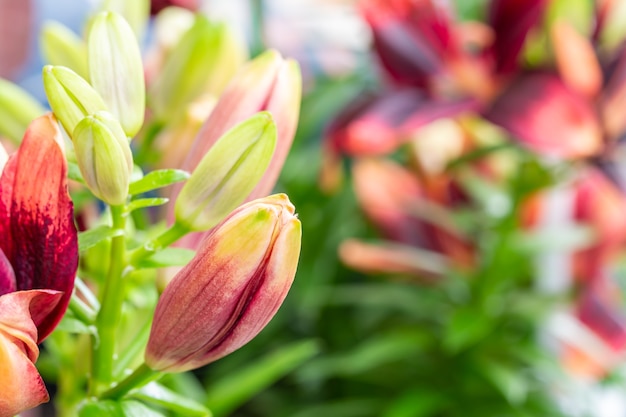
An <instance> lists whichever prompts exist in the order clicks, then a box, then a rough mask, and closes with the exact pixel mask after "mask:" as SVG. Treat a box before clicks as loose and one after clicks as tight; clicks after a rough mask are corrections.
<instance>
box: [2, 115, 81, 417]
mask: <svg viewBox="0 0 626 417" xmlns="http://www.w3.org/2000/svg"><path fill="white" fill-rule="evenodd" d="M61 144H62V136H61V132H60V130H59V128H58V126H57V122H56V120H55V119H54V118H53V117H52V116H51V115H46V116H42V117H40V118H38V119H36V120H35V121H33V122H32V123H31V125H30V126H29V128H28V130H27V132H26V134H25V136H24V139H23V142H22V144H21V145H20V147H19V149H18V151H17V152H16V153H15V154H13V155H12V156H11V157H10V158H9V160H8V162H7V163H6V165H5V167H4V171H3V172H2V176H1V177H0V364H1V367H2V372H0V387H2V389H1V390H0V416H12V415H15V414H16V413H18V412H20V411H22V410H24V409H27V408H31V407H35V406H36V405H38V404H40V403H42V402H45V401H47V400H48V394H47V392H46V390H45V386H44V384H43V381H42V380H41V377H40V376H39V374H38V373H37V370H36V368H35V366H34V362H35V361H36V360H37V357H38V355H39V350H38V348H37V343H40V342H41V341H43V340H44V339H45V338H46V337H47V336H48V335H49V334H50V333H51V332H52V330H53V329H54V328H55V327H56V325H57V324H58V322H59V321H60V320H61V318H62V317H63V314H64V313H65V311H66V309H67V305H68V303H69V299H70V297H71V295H72V289H73V287H74V277H75V274H76V268H77V266H78V243H77V235H76V228H75V227H74V222H73V206H72V202H71V200H70V197H69V194H68V191H67V165H66V162H65V156H64V154H63V150H62V148H61Z"/></svg>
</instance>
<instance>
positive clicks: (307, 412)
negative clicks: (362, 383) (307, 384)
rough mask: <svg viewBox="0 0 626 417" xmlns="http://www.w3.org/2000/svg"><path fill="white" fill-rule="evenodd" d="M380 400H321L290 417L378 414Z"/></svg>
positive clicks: (351, 416) (348, 416)
mask: <svg viewBox="0 0 626 417" xmlns="http://www.w3.org/2000/svg"><path fill="white" fill-rule="evenodd" d="M380 406H381V401H380V400H379V399H371V398H343V399H341V400H335V401H328V402H322V403H318V404H314V405H309V406H307V407H305V408H304V410H301V411H298V412H297V413H294V414H292V415H290V417H319V416H329V417H335V416H341V417H363V416H374V415H379V414H378V413H377V412H376V411H377V410H378V409H380Z"/></svg>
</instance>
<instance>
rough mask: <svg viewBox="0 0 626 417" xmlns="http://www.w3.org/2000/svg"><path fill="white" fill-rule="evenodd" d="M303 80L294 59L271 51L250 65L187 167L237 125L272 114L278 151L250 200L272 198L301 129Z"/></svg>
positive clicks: (200, 137) (223, 98) (231, 87)
mask: <svg viewBox="0 0 626 417" xmlns="http://www.w3.org/2000/svg"><path fill="white" fill-rule="evenodd" d="M301 90H302V80H301V76H300V68H299V67H298V64H297V63H296V62H295V61H294V60H292V59H284V58H283V57H282V56H281V55H280V53H278V52H277V51H274V50H269V51H267V52H265V53H263V54H261V55H259V56H258V57H256V58H255V59H253V60H252V61H250V62H248V63H247V64H246V65H245V66H244V67H242V68H241V70H240V71H239V72H238V73H237V74H236V75H235V76H234V77H233V79H232V80H231V82H230V84H229V85H228V87H226V89H225V90H224V93H223V94H222V95H221V96H220V99H219V101H218V102H217V104H216V106H215V109H214V110H213V112H212V113H211V116H209V118H208V119H207V121H206V122H205V123H204V126H203V127H202V128H201V129H200V132H199V133H198V136H197V138H196V140H195V142H194V144H193V146H192V148H191V152H190V153H189V157H188V158H187V160H186V161H185V164H184V165H183V169H185V170H189V171H190V170H193V169H194V167H196V166H197V165H198V163H199V161H200V159H201V158H202V155H204V154H205V153H207V151H208V150H209V149H211V147H212V146H213V144H214V143H215V142H216V141H217V139H218V138H219V137H220V136H221V135H223V134H224V132H226V131H227V130H228V129H230V128H231V127H232V126H234V125H235V124H237V123H239V122H241V121H243V120H245V119H246V118H248V117H250V116H251V115H252V114H254V113H255V112H258V111H268V112H270V113H271V114H272V116H273V117H274V120H275V121H276V128H277V135H278V136H277V143H276V151H275V152H274V156H273V157H272V162H271V164H270V167H269V168H268V169H267V171H266V172H265V175H264V176H263V179H262V180H261V181H260V182H259V184H258V185H257V187H256V188H255V189H254V191H253V192H252V194H251V196H249V197H248V200H253V199H255V198H258V197H263V196H266V195H268V194H269V193H270V192H271V191H272V188H273V187H274V184H275V183H276V180H277V179H278V175H279V174H280V170H281V169H282V166H283V164H284V163H285V159H286V158H287V154H288V153H289V149H291V143H292V142H293V137H294V134H295V132H296V127H297V125H298V116H299V114H300V98H301Z"/></svg>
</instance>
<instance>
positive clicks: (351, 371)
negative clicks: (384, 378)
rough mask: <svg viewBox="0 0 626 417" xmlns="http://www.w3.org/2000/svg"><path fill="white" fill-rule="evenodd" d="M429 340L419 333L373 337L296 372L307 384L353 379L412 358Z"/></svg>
mask: <svg viewBox="0 0 626 417" xmlns="http://www.w3.org/2000/svg"><path fill="white" fill-rule="evenodd" d="M430 338H431V336H430V335H429V334H427V333H425V332H424V331H423V330H422V329H410V330H405V331H398V330H394V331H390V332H388V333H384V334H377V335H374V336H373V337H372V338H371V339H369V340H365V341H362V342H360V343H359V344H358V345H357V347H355V348H354V349H352V350H349V351H347V352H343V353H340V354H335V355H326V356H324V357H320V358H319V359H316V360H315V361H311V362H310V363H309V364H307V365H306V366H305V367H303V368H302V369H301V370H299V371H298V374H299V377H300V378H302V379H305V380H307V381H310V380H321V379H324V378H328V377H332V376H353V375H358V374H362V373H365V372H369V371H373V370H375V369H376V368H379V367H381V366H384V365H386V364H389V363H393V362H396V361H398V360H402V359H406V358H407V357H413V356H415V354H416V352H419V351H420V350H422V349H423V348H424V346H426V345H427V344H428V343H429V340H430Z"/></svg>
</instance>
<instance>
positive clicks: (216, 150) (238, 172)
mask: <svg viewBox="0 0 626 417" xmlns="http://www.w3.org/2000/svg"><path fill="white" fill-rule="evenodd" d="M275 147H276V125H275V124H274V120H273V119H272V116H271V115H270V113H267V112H262V113H258V114H256V115H254V116H252V117H250V118H249V119H247V120H245V121H244V122H242V123H240V124H238V125H236V126H235V127H234V128H232V129H231V130H229V131H228V132H226V133H225V134H224V135H223V136H222V137H221V138H220V139H219V140H218V141H217V142H216V143H215V145H214V146H213V147H212V148H211V150H210V151H209V152H207V154H206V155H205V156H204V158H202V161H200V164H199V165H198V166H197V168H196V169H195V170H194V171H193V174H192V175H191V177H190V178H189V180H188V181H187V182H186V183H185V185H184V186H183V188H182V190H181V192H180V194H179V195H178V198H177V199H176V207H175V214H176V222H177V223H178V224H180V225H182V226H184V227H187V228H188V229H190V230H196V231H200V230H208V229H210V228H211V227H213V226H215V225H216V224H217V223H219V222H220V221H221V220H222V219H223V218H224V217H226V215H227V214H228V213H230V212H231V211H232V210H233V209H234V208H235V207H237V206H239V205H240V204H241V203H242V202H243V201H244V200H245V199H246V197H247V196H248V195H249V194H250V192H251V191H252V190H253V189H254V187H255V186H256V184H257V183H258V182H259V180H260V179H261V177H262V176H263V173H264V172H265V170H266V169H267V167H268V165H269V163H270V161H271V159H272V155H273V153H274V148H275Z"/></svg>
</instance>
